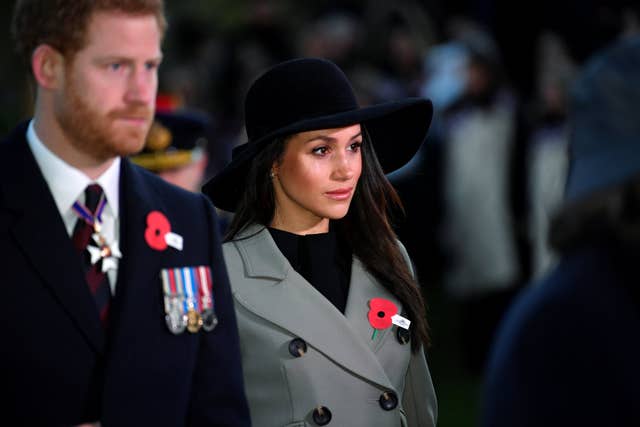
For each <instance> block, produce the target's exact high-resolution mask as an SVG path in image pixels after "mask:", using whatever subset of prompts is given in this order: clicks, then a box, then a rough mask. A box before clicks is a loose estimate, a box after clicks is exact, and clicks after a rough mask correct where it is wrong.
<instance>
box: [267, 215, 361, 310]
mask: <svg viewBox="0 0 640 427" xmlns="http://www.w3.org/2000/svg"><path fill="white" fill-rule="evenodd" d="M268 229H269V232H270V233H271V237H273V240H274V241H275V242H276V245H278V249H280V252H282V254H283V255H284V256H285V257H286V258H287V260H288V261H289V263H290V264H291V266H292V267H293V268H294V269H295V270H296V271H297V272H298V273H299V274H300V275H301V276H302V277H304V278H305V279H306V280H307V281H308V282H309V283H311V285H312V286H313V287H314V288H316V289H317V290H318V291H319V292H320V293H321V294H322V295H324V297H325V298H327V299H328V300H329V301H331V303H332V304H333V305H335V306H336V308H337V309H338V310H340V311H341V312H342V313H344V310H345V308H346V305H347V295H348V294H349V279H350V277H351V251H350V250H349V248H348V246H347V245H346V243H345V242H343V241H342V239H339V238H338V237H337V235H336V233H335V232H333V231H329V232H328V233H322V234H307V235H304V236H301V235H298V234H293V233H289V232H286V231H282V230H276V229H275V228H268Z"/></svg>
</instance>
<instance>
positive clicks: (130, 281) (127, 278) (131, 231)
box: [109, 158, 165, 334]
mask: <svg viewBox="0 0 640 427" xmlns="http://www.w3.org/2000/svg"><path fill="white" fill-rule="evenodd" d="M152 194H154V192H153V190H152V189H150V188H148V185H147V184H146V182H145V181H144V179H142V177H141V176H140V171H138V170H136V169H135V168H134V167H133V166H132V165H131V163H130V162H129V160H127V159H124V158H123V159H122V163H121V171H120V213H119V217H120V242H121V243H120V246H121V251H122V259H121V260H120V263H119V265H118V279H117V282H116V283H117V285H116V292H115V297H114V298H113V301H112V305H111V310H110V320H109V329H110V333H111V334H116V333H117V331H118V330H119V328H120V327H121V323H122V321H123V317H124V316H125V313H127V312H135V311H136V307H137V306H136V304H145V303H148V301H144V300H143V299H142V298H139V297H138V295H145V296H146V298H149V295H151V294H150V293H146V292H144V289H143V288H144V287H145V286H146V285H147V284H149V283H154V284H158V286H160V285H159V283H160V281H159V276H158V274H159V272H160V265H161V263H162V260H163V259H164V258H163V257H164V255H163V253H160V252H158V251H155V250H153V249H151V248H150V247H149V245H148V244H147V243H146V241H145V238H144V233H145V230H146V227H147V223H146V220H147V215H148V214H149V212H151V211H153V210H159V211H164V210H165V209H163V207H162V206H156V205H157V202H156V203H155V204H154V201H153V200H152ZM141 291H142V292H141Z"/></svg>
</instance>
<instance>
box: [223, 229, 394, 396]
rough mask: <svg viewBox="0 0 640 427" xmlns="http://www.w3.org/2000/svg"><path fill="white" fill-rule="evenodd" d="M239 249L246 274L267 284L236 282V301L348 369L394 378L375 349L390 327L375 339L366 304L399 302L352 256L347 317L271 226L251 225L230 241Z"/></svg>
mask: <svg viewBox="0 0 640 427" xmlns="http://www.w3.org/2000/svg"><path fill="white" fill-rule="evenodd" d="M231 244H232V245H234V246H235V248H236V249H237V250H238V253H239V254H240V257H241V259H242V263H243V265H244V273H245V275H246V276H247V277H250V278H255V279H261V280H263V281H264V283H258V284H256V283H255V282H254V281H246V280H239V281H237V282H238V283H234V284H233V287H234V295H235V297H236V299H237V300H238V302H239V303H240V304H242V305H243V306H244V307H245V308H247V309H248V310H250V311H252V312H253V313H255V314H256V315H258V316H260V317H262V318H264V319H265V320H267V321H269V322H272V323H274V324H276V325H278V326H280V327H282V328H284V329H286V330H288V331H290V332H291V333H292V334H294V335H296V336H299V337H301V338H302V339H304V340H305V341H307V342H308V343H309V344H310V345H311V346H313V347H315V348H316V349H317V350H318V351H320V352H322V353H324V354H325V355H326V356H327V357H329V358H330V359H332V360H333V361H334V362H336V363H338V364H340V365H341V366H343V367H344V368H346V369H348V370H349V371H351V372H353V373H354V374H356V375H359V376H361V377H362V378H365V379H367V380H369V381H373V382H375V383H376V384H378V385H379V386H380V387H382V388H384V389H392V388H393V387H392V385H391V382H390V380H389V378H388V376H387V374H386V373H385V371H384V369H383V367H382V365H381V364H380V362H379V360H378V359H377V357H376V355H375V352H376V351H377V350H378V349H379V348H380V346H382V344H383V342H384V341H385V340H387V339H392V338H390V337H391V334H389V333H388V332H389V329H386V330H383V331H381V332H380V333H378V336H377V338H376V340H375V341H374V340H372V339H371V337H372V333H373V328H372V327H371V325H370V324H369V321H368V319H367V312H368V311H369V306H368V302H369V300H370V299H371V298H374V297H382V298H386V299H389V300H391V301H393V302H394V303H395V304H396V305H397V306H398V307H400V305H399V302H398V300H397V299H396V298H395V297H393V296H392V295H391V294H390V293H389V292H388V291H387V290H386V289H384V288H383V287H382V286H381V285H380V284H379V283H378V282H377V281H376V280H375V279H373V277H372V276H371V275H370V274H369V273H368V272H367V271H366V269H365V267H364V266H363V265H362V263H361V262H360V261H359V260H358V259H357V258H355V257H354V259H353V264H352V268H351V283H350V287H349V296H348V298H347V307H346V311H345V314H344V315H343V314H342V313H341V312H340V311H339V310H338V309H336V308H335V306H334V305H333V304H331V303H330V302H329V301H328V300H327V299H326V298H325V297H324V296H323V295H322V294H321V293H320V292H318V291H317V290H316V289H315V288H314V287H313V286H312V285H311V284H309V283H308V282H307V281H306V280H305V279H304V278H303V277H302V276H301V275H300V274H298V273H297V272H296V271H295V270H294V269H293V267H291V265H290V264H289V262H288V261H287V259H286V258H285V256H284V255H283V254H282V253H281V252H280V251H279V249H278V247H277V245H276V243H275V242H274V241H273V239H272V237H271V235H270V234H269V232H268V230H267V229H266V228H265V227H263V226H259V225H251V226H249V227H248V228H246V229H245V230H244V231H243V232H241V233H240V234H239V235H238V237H237V238H236V239H235V240H234V241H233V242H231Z"/></svg>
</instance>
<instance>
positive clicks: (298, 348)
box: [289, 338, 307, 357]
mask: <svg viewBox="0 0 640 427" xmlns="http://www.w3.org/2000/svg"><path fill="white" fill-rule="evenodd" d="M306 352H307V343H306V342H304V340H303V339H302V338H294V339H292V340H291V341H290V342H289V353H291V355H292V356H293V357H301V356H303V355H304V354H305V353H306Z"/></svg>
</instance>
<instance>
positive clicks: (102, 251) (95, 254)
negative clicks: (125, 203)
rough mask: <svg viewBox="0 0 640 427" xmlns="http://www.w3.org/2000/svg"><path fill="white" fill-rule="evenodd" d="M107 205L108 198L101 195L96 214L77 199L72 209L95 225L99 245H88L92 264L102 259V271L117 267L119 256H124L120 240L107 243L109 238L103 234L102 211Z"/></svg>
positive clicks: (91, 224) (94, 229)
mask: <svg viewBox="0 0 640 427" xmlns="http://www.w3.org/2000/svg"><path fill="white" fill-rule="evenodd" d="M106 205H107V199H106V197H105V195H104V193H103V194H102V196H100V200H99V202H98V207H97V208H96V214H95V216H94V215H93V214H92V213H91V212H90V211H89V209H87V207H86V206H83V205H81V204H80V203H78V202H77V201H76V202H74V204H73V206H72V209H73V211H74V212H75V213H76V215H78V217H79V218H80V219H81V220H83V221H84V222H86V223H87V224H89V225H90V226H91V227H93V235H92V238H93V241H94V242H95V244H96V245H97V246H91V245H87V250H88V251H89V255H90V256H91V265H93V264H95V263H97V262H98V261H100V260H102V268H101V270H102V272H103V273H104V272H106V271H108V270H111V269H115V268H116V267H117V266H118V263H117V261H116V259H117V258H122V253H121V252H120V247H119V246H118V241H117V240H114V241H113V242H112V243H111V244H108V243H107V239H106V238H105V237H104V236H103V235H102V212H103V211H104V208H105V206H106Z"/></svg>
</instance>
